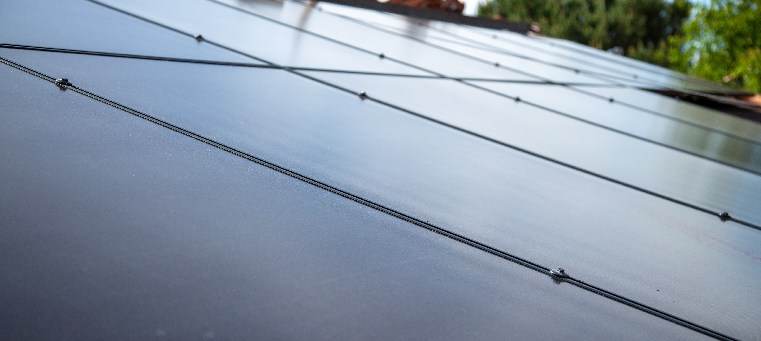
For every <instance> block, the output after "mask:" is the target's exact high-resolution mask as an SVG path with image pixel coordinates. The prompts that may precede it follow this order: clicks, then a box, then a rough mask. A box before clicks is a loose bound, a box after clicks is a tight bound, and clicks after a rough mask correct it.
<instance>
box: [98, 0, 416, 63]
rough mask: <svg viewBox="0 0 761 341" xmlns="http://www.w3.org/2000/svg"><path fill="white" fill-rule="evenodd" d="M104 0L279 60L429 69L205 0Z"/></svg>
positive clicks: (205, 37) (165, 23)
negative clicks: (405, 64) (379, 55)
mask: <svg viewBox="0 0 761 341" xmlns="http://www.w3.org/2000/svg"><path fill="white" fill-rule="evenodd" d="M104 2H105V3H107V4H109V5H113V6H114V7H118V8H120V9H122V10H126V11H129V12H131V13H134V14H137V15H141V16H144V17H146V18H148V19H151V20H155V21H157V22H159V23H161V24H163V25H167V26H170V27H172V28H175V29H179V30H183V31H185V32H188V33H191V34H201V35H202V36H203V37H204V39H207V40H208V41H211V42H214V43H218V44H221V45H224V46H226V47H229V48H232V49H235V50H238V51H241V52H243V53H246V54H249V55H252V56H254V57H256V58H260V59H263V60H265V61H268V62H272V63H275V64H279V65H285V66H294V67H310V68H322V69H338V70H353V71H369V72H382V73H405V74H419V75H421V74H423V75H430V73H428V72H423V71H419V70H417V69H415V68H412V67H408V66H404V65H401V64H399V63H395V62H391V61H389V60H386V59H383V58H379V57H378V56H377V55H372V54H369V53H366V52H363V51H360V50H357V49H354V48H352V47H348V46H345V45H341V44H338V43H335V42H331V41H328V40H325V39H322V38H318V37H315V36H312V35H309V34H307V33H304V32H301V31H298V30H296V29H293V28H290V27H286V26H283V25H279V24H277V23H274V22H272V21H268V20H265V19H261V18H257V17H254V16H251V15H249V14H246V13H242V12H240V11H236V10H233V9H230V8H225V7H223V6H220V5H218V4H215V3H212V2H210V1H206V0H191V1H182V2H178V1H172V0H130V1H122V0H108V1H104ZM251 61H253V59H252V60H251Z"/></svg>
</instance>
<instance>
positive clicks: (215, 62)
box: [0, 44, 596, 86]
mask: <svg viewBox="0 0 761 341" xmlns="http://www.w3.org/2000/svg"><path fill="white" fill-rule="evenodd" d="M0 48H4V49H14V50H27V51H40V52H54V53H67V54H80V55H89V56H99V57H114V58H127V59H144V60H157V61H168V62H177V63H191V64H206V65H222V66H235V67H250V68H262V69H277V70H296V71H309V72H331V73H348V74H357V75H363V76H389V77H407V78H425V79H450V80H468V81H479V82H498V83H520V84H538V85H542V84H544V85H574V86H579V85H583V86H595V85H596V84H585V83H552V84H549V83H547V82H543V81H529V80H512V79H494V78H449V77H439V76H430V75H416V74H408V73H387V72H371V71H355V70H339V69H323V68H309V67H297V66H280V65H271V64H253V63H238V62H225V61H218V60H205V59H188V58H175V57H161V56H148V55H136V54H126V53H114V52H101V51H88V50H72V49H63V48H56V47H42V46H29V45H18V44H0Z"/></svg>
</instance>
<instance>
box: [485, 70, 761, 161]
mask: <svg viewBox="0 0 761 341" xmlns="http://www.w3.org/2000/svg"><path fill="white" fill-rule="evenodd" d="M473 83H474V84H477V85H480V86H484V87H488V88H490V89H494V90H497V91H499V92H500V93H503V94H507V95H510V96H513V97H520V98H521V99H522V100H527V101H529V102H532V103H536V104H539V105H541V106H543V107H545V108H549V109H551V110H556V111H557V112H559V113H563V114H568V115H572V116H574V117H578V118H580V119H583V120H588V121H591V122H593V123H595V124H601V125H603V126H605V127H610V128H613V129H617V130H619V131H623V132H626V133H629V134H634V135H636V136H639V137H643V138H646V139H649V140H652V141H655V142H657V143H662V144H665V145H668V146H672V147H674V148H677V149H680V150H684V151H687V152H690V153H694V154H697V155H701V156H703V157H706V158H709V159H713V160H717V161H719V162H722V163H725V164H729V165H732V166H735V167H739V168H742V169H746V170H749V171H752V172H755V173H761V142H759V141H761V134H758V136H757V139H755V140H747V139H745V138H743V137H741V136H737V135H734V134H731V133H722V132H716V131H712V130H713V129H714V128H713V124H712V123H713V122H711V121H704V122H699V125H691V124H690V123H692V122H685V121H676V120H672V119H669V118H671V117H674V118H677V119H681V116H687V115H689V110H688V109H691V108H687V107H685V106H678V107H674V108H672V111H671V112H670V114H671V115H669V116H668V117H666V118H664V117H660V116H656V115H652V114H649V113H646V112H643V111H641V110H635V109H633V108H630V107H628V106H625V105H620V104H619V103H616V101H615V100H613V101H610V100H606V99H599V98H590V99H587V100H584V101H580V100H579V96H580V95H581V94H580V93H579V92H577V91H574V89H573V88H570V87H563V86H549V85H535V84H515V83H498V82H488V83H487V82H473ZM685 112H688V113H686V114H685ZM711 114H713V116H715V115H717V114H716V113H713V112H711ZM702 127H705V128H702ZM741 128H742V126H741ZM726 130H727V131H729V132H732V131H733V130H734V129H726ZM735 136H737V137H735Z"/></svg>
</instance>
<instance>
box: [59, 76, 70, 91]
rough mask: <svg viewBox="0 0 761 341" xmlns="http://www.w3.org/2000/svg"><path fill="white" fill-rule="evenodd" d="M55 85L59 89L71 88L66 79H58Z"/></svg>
mask: <svg viewBox="0 0 761 341" xmlns="http://www.w3.org/2000/svg"><path fill="white" fill-rule="evenodd" d="M55 85H58V87H60V88H61V89H64V90H65V89H66V88H65V87H64V86H67V85H68V86H72V84H71V82H69V79H68V78H59V79H56V80H55Z"/></svg>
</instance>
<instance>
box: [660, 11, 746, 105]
mask: <svg viewBox="0 0 761 341" xmlns="http://www.w3.org/2000/svg"><path fill="white" fill-rule="evenodd" d="M684 32H685V35H684V36H682V37H674V38H672V39H671V44H672V46H675V47H674V48H672V49H671V51H670V56H669V57H670V58H669V61H670V63H671V65H672V66H673V67H674V68H675V69H677V70H679V71H683V72H687V73H690V74H694V75H697V76H700V77H704V78H706V79H709V80H715V81H721V82H724V83H726V84H728V85H732V86H739V87H744V88H746V89H748V90H751V91H755V92H761V0H713V1H712V2H711V5H710V6H708V7H704V6H698V7H697V8H696V11H695V18H694V20H692V21H690V22H688V23H686V24H685V25H684Z"/></svg>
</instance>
